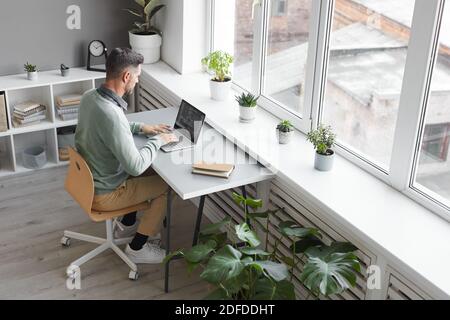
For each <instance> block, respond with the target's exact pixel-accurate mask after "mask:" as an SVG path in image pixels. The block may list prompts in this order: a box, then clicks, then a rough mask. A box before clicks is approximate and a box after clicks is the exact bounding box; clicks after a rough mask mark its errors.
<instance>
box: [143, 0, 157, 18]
mask: <svg viewBox="0 0 450 320" xmlns="http://www.w3.org/2000/svg"><path fill="white" fill-rule="evenodd" d="M157 4H158V0H150V1H149V2H148V3H147V5H146V6H145V8H144V12H145V15H146V16H148V15H149V14H150V12H152V10H153V8H154V7H156V5H157Z"/></svg>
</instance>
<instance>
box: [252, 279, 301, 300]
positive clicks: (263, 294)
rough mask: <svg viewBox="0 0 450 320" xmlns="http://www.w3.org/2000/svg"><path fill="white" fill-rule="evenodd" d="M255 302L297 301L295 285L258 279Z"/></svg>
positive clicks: (287, 282)
mask: <svg viewBox="0 0 450 320" xmlns="http://www.w3.org/2000/svg"><path fill="white" fill-rule="evenodd" d="M252 298H253V299H254V300H295V291H294V285H293V284H292V283H291V282H289V281H287V280H282V281H279V282H273V281H270V279H267V278H262V279H258V280H257V281H256V284H255V295H254V296H253V297H252Z"/></svg>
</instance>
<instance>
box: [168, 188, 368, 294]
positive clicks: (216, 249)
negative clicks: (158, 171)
mask: <svg viewBox="0 0 450 320" xmlns="http://www.w3.org/2000/svg"><path fill="white" fill-rule="evenodd" d="M233 200H234V201H235V202H236V203H237V204H239V205H241V206H242V207H243V208H244V221H243V222H242V223H240V224H238V225H232V222H231V219H230V218H229V217H227V218H225V219H223V220H222V221H220V222H218V223H215V224H211V225H208V226H206V227H205V228H203V229H202V230H201V232H200V236H199V244H197V245H195V246H193V247H192V248H191V249H187V250H177V251H175V252H172V253H171V254H170V255H168V256H167V257H166V258H165V262H167V261H168V260H169V259H171V258H172V257H174V256H181V257H182V258H183V259H184V260H185V262H186V264H187V269H188V272H189V273H190V274H191V273H192V272H193V270H195V269H196V268H198V267H201V268H202V269H203V270H202V272H201V274H200V278H202V279H203V280H205V281H206V282H208V283H210V284H211V285H212V286H213V287H214V290H213V291H212V292H210V293H209V294H208V295H207V296H206V299H237V300H241V299H261V300H293V299H295V298H296V296H295V290H294V285H293V283H292V281H293V277H294V270H295V269H296V268H298V265H299V263H300V262H301V261H302V257H303V256H306V258H307V262H306V264H305V265H304V267H303V271H302V273H301V276H300V281H302V282H303V284H304V285H305V286H306V287H307V288H309V289H310V291H311V294H314V295H315V296H319V295H320V294H323V295H331V294H335V293H340V292H342V291H344V290H346V289H347V288H349V287H351V286H354V285H355V284H356V272H359V271H360V264H359V261H358V259H357V258H356V256H355V255H354V254H353V251H355V250H356V247H354V246H353V245H351V244H350V243H343V242H334V243H332V244H331V245H329V246H328V245H325V244H324V243H323V242H322V240H321V238H322V236H321V234H320V232H319V231H318V230H317V229H315V228H303V227H301V226H299V225H298V224H297V223H296V222H293V221H284V222H281V223H280V224H279V225H278V227H277V231H278V233H279V234H280V237H279V238H278V239H277V240H276V241H275V244H271V245H270V248H271V251H270V252H269V217H270V216H271V215H276V213H277V212H278V210H267V211H264V212H258V211H257V209H259V208H261V207H262V201H261V200H259V199H252V198H250V197H243V196H242V195H240V194H237V193H233ZM247 208H249V209H247ZM250 211H251V212H250ZM253 225H255V226H257V227H258V228H259V229H261V230H262V231H264V232H265V235H266V239H265V243H266V245H265V247H264V248H262V246H261V240H260V239H259V238H258V235H257V233H256V232H255V230H254V229H253ZM223 229H225V230H232V231H233V232H232V236H231V237H229V231H223ZM283 238H287V239H289V241H291V242H292V245H291V246H290V250H291V256H284V255H282V254H281V252H280V250H279V249H278V248H279V245H280V243H281V241H282V239H283ZM230 239H231V240H230Z"/></svg>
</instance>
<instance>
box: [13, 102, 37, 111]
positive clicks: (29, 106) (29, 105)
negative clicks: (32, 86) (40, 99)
mask: <svg viewBox="0 0 450 320" xmlns="http://www.w3.org/2000/svg"><path fill="white" fill-rule="evenodd" d="M40 106H41V104H40V103H36V102H33V101H26V102H23V103H19V104H16V105H15V106H14V111H15V110H17V111H19V112H23V113H25V112H29V111H32V110H34V109H36V108H39V107H40Z"/></svg>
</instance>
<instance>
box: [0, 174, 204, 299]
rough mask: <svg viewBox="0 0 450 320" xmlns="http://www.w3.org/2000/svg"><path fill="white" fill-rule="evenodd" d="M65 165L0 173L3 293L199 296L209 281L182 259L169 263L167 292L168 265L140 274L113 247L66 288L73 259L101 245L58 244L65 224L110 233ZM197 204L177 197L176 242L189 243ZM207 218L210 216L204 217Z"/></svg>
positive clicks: (141, 268)
mask: <svg viewBox="0 0 450 320" xmlns="http://www.w3.org/2000/svg"><path fill="white" fill-rule="evenodd" d="M66 170H67V168H66V167H62V168H53V169H47V170H41V171H36V172H34V173H32V174H28V175H22V176H19V177H12V178H6V179H5V178H3V179H1V180H0V299H201V298H202V297H203V296H204V295H205V292H206V290H207V285H206V284H205V283H204V282H202V281H199V277H198V272H197V273H195V272H194V274H193V275H192V276H188V275H187V273H186V268H185V264H184V262H183V261H181V260H179V261H174V262H173V263H171V281H170V283H171V291H170V292H169V294H165V293H164V290H163V288H164V273H163V268H162V265H139V273H140V277H139V280H138V281H136V282H135V281H131V280H128V272H129V268H128V266H127V265H126V264H125V263H123V262H122V260H121V259H120V258H119V257H117V256H116V255H115V254H112V253H111V252H110V251H107V252H105V253H103V254H101V255H100V256H98V257H97V258H95V259H93V260H91V261H89V262H87V263H86V264H84V265H82V267H81V276H82V280H81V290H68V289H67V288H66V277H65V271H66V268H67V266H68V265H69V264H70V263H71V262H72V261H74V260H76V259H77V258H79V257H80V256H82V255H83V254H85V253H87V252H88V251H89V250H92V249H93V248H94V247H95V246H96V245H94V244H88V243H83V242H80V241H76V240H73V241H72V245H71V246H70V247H69V248H64V247H62V246H61V245H60V239H61V236H62V232H63V230H72V231H76V232H82V233H87V234H92V235H97V236H101V237H104V236H105V230H104V229H105V224H104V223H94V222H91V221H90V220H89V219H88V218H87V216H86V215H85V214H84V213H83V211H82V210H81V209H80V208H79V207H78V205H77V204H76V203H75V202H74V201H73V200H72V199H71V198H70V196H68V194H67V193H66V192H65V191H64V187H63V185H64V177H65V173H66ZM195 214H196V212H195V207H194V206H193V205H192V204H191V203H190V202H189V201H181V200H180V199H178V198H177V199H176V200H175V203H174V210H173V218H172V220H173V221H172V235H173V237H172V248H181V247H186V246H189V244H190V242H191V241H192V240H191V239H192V231H193V226H194V221H195ZM204 220H206V219H204Z"/></svg>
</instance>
